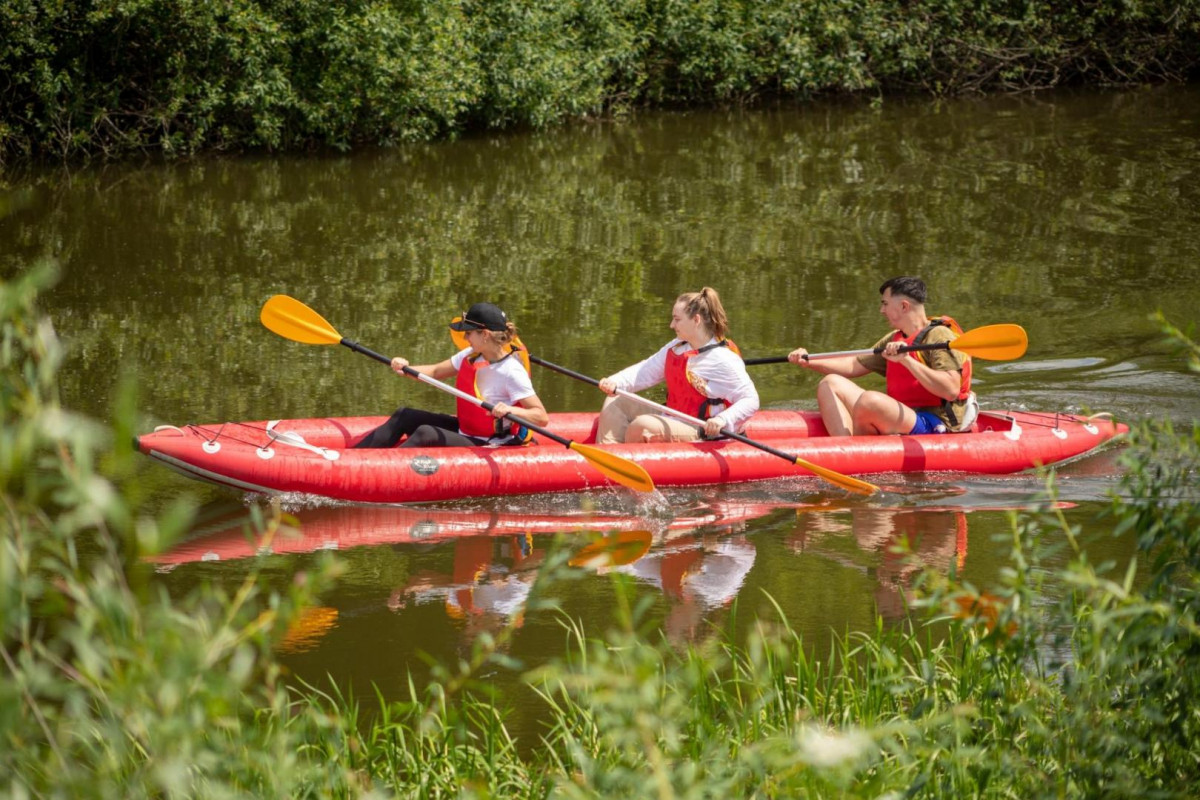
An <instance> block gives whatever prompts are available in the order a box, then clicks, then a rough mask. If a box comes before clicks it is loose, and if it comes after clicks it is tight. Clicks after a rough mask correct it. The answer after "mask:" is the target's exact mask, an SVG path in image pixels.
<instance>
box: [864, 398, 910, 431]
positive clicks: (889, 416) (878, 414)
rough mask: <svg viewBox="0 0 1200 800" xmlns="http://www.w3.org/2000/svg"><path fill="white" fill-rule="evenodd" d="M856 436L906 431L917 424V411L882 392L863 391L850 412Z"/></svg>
mask: <svg viewBox="0 0 1200 800" xmlns="http://www.w3.org/2000/svg"><path fill="white" fill-rule="evenodd" d="M852 416H853V419H854V433H855V435H856V436H862V435H868V436H869V435H873V434H889V433H908V432H909V431H911V430H912V429H913V426H914V425H916V424H917V413H916V412H915V411H913V410H912V409H911V408H909V407H908V406H906V405H904V404H903V403H901V402H900V401H899V400H893V399H892V398H891V397H888V396H887V395H886V394H884V393H883V392H863V393H862V396H860V397H859V398H858V402H856V403H855V404H854V410H853V413H852Z"/></svg>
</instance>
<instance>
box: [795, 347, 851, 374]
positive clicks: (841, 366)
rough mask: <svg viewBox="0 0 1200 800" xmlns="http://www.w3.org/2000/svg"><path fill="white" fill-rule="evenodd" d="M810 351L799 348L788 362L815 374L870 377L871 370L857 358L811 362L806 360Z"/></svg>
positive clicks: (848, 357) (825, 359) (826, 359)
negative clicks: (806, 368)
mask: <svg viewBox="0 0 1200 800" xmlns="http://www.w3.org/2000/svg"><path fill="white" fill-rule="evenodd" d="M806 355H808V351H807V350H805V349H804V348H803V347H797V348H796V349H795V350H793V351H792V352H790V353H788V361H790V362H791V363H793V364H798V365H799V366H801V367H808V368H809V369H811V370H812V371H813V372H819V373H821V374H822V375H841V376H842V377H843V378H861V377H862V376H864V375H869V374H870V373H871V370H869V369H867V368H866V367H864V366H863V365H862V362H860V361H859V360H858V357H857V356H842V357H841V358H822V359H819V360H816V361H810V360H809V359H807V358H805V356H806Z"/></svg>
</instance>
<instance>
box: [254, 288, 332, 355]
mask: <svg viewBox="0 0 1200 800" xmlns="http://www.w3.org/2000/svg"><path fill="white" fill-rule="evenodd" d="M258 319H259V321H260V322H262V324H263V325H265V326H266V327H267V330H270V331H272V332H273V333H277V334H279V335H280V336H282V337H283V338H285V339H291V340H292V341H293V342H301V343H303V344H340V343H341V341H342V335H341V334H340V333H338V332H337V330H335V329H334V327H333V326H332V325H330V324H329V323H328V322H326V321H325V318H324V317H322V316H321V315H320V314H318V313H317V312H315V311H313V310H312V309H311V308H309V307H308V306H306V305H304V303H301V302H300V301H299V300H297V299H295V298H294V297H288V296H287V295H286V294H277V295H275V296H274V297H272V298H271V299H270V300H268V301H267V302H265V303H263V307H262V312H261V313H260V314H259V315H258Z"/></svg>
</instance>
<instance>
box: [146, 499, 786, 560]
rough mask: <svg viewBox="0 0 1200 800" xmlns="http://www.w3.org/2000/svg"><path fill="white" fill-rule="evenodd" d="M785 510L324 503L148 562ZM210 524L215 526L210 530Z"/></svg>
mask: <svg viewBox="0 0 1200 800" xmlns="http://www.w3.org/2000/svg"><path fill="white" fill-rule="evenodd" d="M783 507H786V506H781V505H779V504H777V503H740V502H722V503H715V504H714V505H713V506H712V507H711V508H708V509H705V510H703V511H701V512H698V513H695V514H686V515H683V516H678V517H675V518H674V519H672V520H670V522H668V523H662V522H660V523H655V522H652V521H649V520H646V519H644V518H642V517H639V516H636V515H632V514H604V513H584V512H576V513H574V514H570V513H568V514H536V513H535V514H522V513H512V512H506V511H490V510H489V511H468V510H458V509H438V508H415V507H405V506H343V507H323V508H315V509H310V510H306V511H302V512H300V513H299V514H297V516H298V517H299V526H298V527H296V528H290V527H281V528H280V530H277V531H275V532H274V533H273V534H271V535H269V536H268V535H250V534H249V532H248V530H247V528H246V525H245V524H244V522H243V520H244V515H238V516H237V518H236V519H235V520H227V521H226V522H225V523H224V524H222V523H220V522H218V523H215V525H210V526H208V530H205V531H201V532H199V533H198V534H197V535H195V536H193V537H191V538H190V539H188V540H186V541H184V542H181V543H180V544H178V545H176V546H175V547H173V548H171V549H170V550H169V551H167V552H165V553H162V554H160V555H158V556H155V557H154V558H153V559H152V560H153V561H154V562H155V563H157V564H159V565H160V566H164V567H166V566H173V565H176V564H184V563H188V562H192V561H230V560H234V559H239V558H248V557H250V556H256V555H267V554H276V553H311V552H316V551H318V550H347V549H349V548H351V547H369V546H376V545H391V544H421V543H432V542H440V541H446V540H456V539H465V538H467V537H479V536H494V537H502V536H523V535H526V534H528V535H539V534H546V535H548V534H553V533H572V534H574V533H588V532H591V533H611V532H619V533H625V532H630V533H632V532H645V531H647V530H648V529H652V528H655V529H656V528H666V529H667V530H668V531H683V530H692V529H695V528H701V527H706V526H725V525H732V524H738V523H743V522H746V521H748V520H751V519H755V518H757V517H761V516H765V515H767V514H769V513H771V512H772V511H775V510H777V509H779V508H783ZM213 527H216V528H217V529H216V530H213V529H212V528H213ZM638 541H640V539H638ZM586 549H587V548H585V550H586ZM581 552H583V551H581Z"/></svg>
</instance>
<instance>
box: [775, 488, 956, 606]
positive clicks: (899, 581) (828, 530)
mask: <svg viewBox="0 0 1200 800" xmlns="http://www.w3.org/2000/svg"><path fill="white" fill-rule="evenodd" d="M814 511H818V510H816V509H806V510H804V511H799V512H797V527H796V530H795V532H794V533H793V534H792V536H791V537H789V540H790V545H791V547H792V549H793V550H794V551H796V552H805V551H808V550H810V549H811V548H812V546H813V545H814V544H815V543H816V541H817V540H819V539H821V538H823V537H825V536H828V535H831V534H836V533H844V532H846V531H847V530H849V532H850V533H851V534H852V535H853V536H854V540H855V542H856V544H857V545H858V548H859V550H861V551H862V552H864V553H869V554H872V555H876V556H877V557H878V559H879V560H878V562H877V563H876V564H875V565H873V566H866V565H862V564H859V563H855V562H854V560H853V559H850V558H847V557H846V556H843V555H839V554H836V553H835V552H832V551H828V550H822V551H821V555H822V556H823V557H826V558H829V559H832V560H834V561H837V562H839V563H841V564H845V565H846V566H850V567H853V568H855V569H861V570H864V571H865V572H866V573H867V574H868V575H872V576H873V577H874V578H875V581H876V585H875V602H876V606H877V608H878V610H879V613H880V614H882V615H883V616H884V617H887V618H897V617H900V616H903V614H904V611H905V589H906V588H907V586H906V584H907V583H908V581H909V580H910V579H911V578H912V576H913V575H914V574H915V573H916V572H917V571H919V570H920V569H922V568H931V569H935V570H942V571H948V570H949V569H950V566H951V564H952V563H953V564H954V567H955V568H956V569H962V568H963V565H964V564H965V563H966V557H967V514H966V512H965V511H964V510H963V509H952V510H937V511H931V510H924V509H919V508H912V509H883V508H855V509H849V510H842V511H839V512H837V514H836V515H835V514H831V513H828V512H826V513H814ZM843 515H848V516H849V524H848V525H847V524H846V522H845V517H844V516H843Z"/></svg>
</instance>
